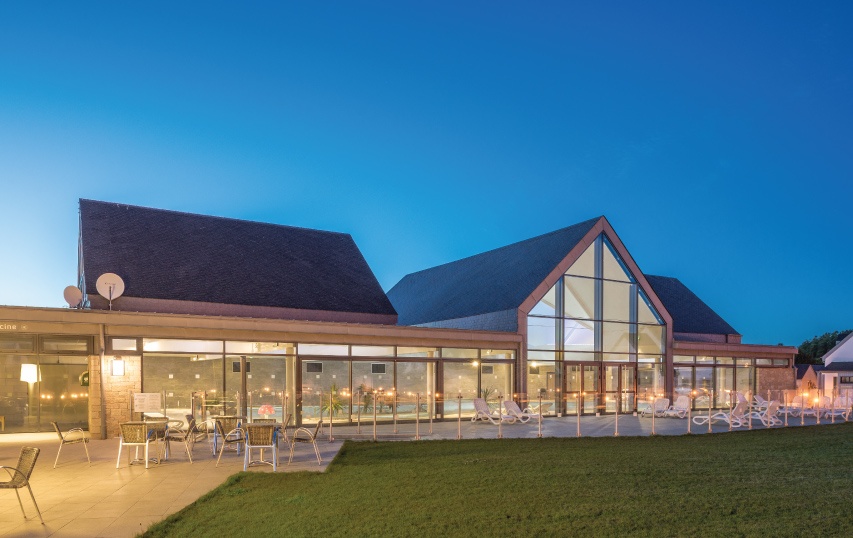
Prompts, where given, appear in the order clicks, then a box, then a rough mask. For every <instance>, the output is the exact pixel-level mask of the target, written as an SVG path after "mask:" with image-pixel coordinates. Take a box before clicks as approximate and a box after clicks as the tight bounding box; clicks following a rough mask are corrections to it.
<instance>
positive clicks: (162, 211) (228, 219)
mask: <svg viewBox="0 0 853 538" xmlns="http://www.w3.org/2000/svg"><path fill="white" fill-rule="evenodd" d="M79 201H80V202H88V203H94V204H103V205H114V206H124V207H128V208H133V209H143V210H147V211H154V212H158V213H171V214H173V215H184V216H188V217H200V218H205V219H217V220H225V221H230V222H245V223H249V224H262V225H265V226H275V227H278V228H289V229H291V230H305V231H308V232H321V233H326V234H335V235H342V236H345V237H352V234H348V233H346V232H335V231H332V230H318V229H316V228H306V227H304V226H292V225H290V224H278V223H275V222H263V221H259V220H249V219H238V218H235V217H223V216H220V215H204V214H202V213H190V212H189V211H178V210H176V209H162V208H159V207H148V206H143V205H134V204H123V203H120V202H105V201H104V200H92V199H90V198H80V199H79Z"/></svg>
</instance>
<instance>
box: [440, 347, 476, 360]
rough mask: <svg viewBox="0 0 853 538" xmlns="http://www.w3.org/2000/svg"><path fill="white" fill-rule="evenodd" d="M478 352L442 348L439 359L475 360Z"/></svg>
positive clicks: (474, 350)
mask: <svg viewBox="0 0 853 538" xmlns="http://www.w3.org/2000/svg"><path fill="white" fill-rule="evenodd" d="M478 351H479V350H477V349H463V348H457V347H443V348H441V357H442V358H443V359H476V358H477V354H478Z"/></svg>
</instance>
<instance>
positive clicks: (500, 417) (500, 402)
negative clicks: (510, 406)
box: [498, 393, 504, 439]
mask: <svg viewBox="0 0 853 538" xmlns="http://www.w3.org/2000/svg"><path fill="white" fill-rule="evenodd" d="M503 426H504V404H503V395H501V393H498V439H503V437H504V429H503Z"/></svg>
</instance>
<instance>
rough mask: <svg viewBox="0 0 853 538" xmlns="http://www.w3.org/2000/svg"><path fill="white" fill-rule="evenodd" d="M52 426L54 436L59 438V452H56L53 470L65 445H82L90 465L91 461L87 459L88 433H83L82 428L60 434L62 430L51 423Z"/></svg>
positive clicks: (87, 457)
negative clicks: (54, 431) (54, 432)
mask: <svg viewBox="0 0 853 538" xmlns="http://www.w3.org/2000/svg"><path fill="white" fill-rule="evenodd" d="M51 424H52V425H53V429H54V430H56V435H58V436H59V450H57V451H56V460H55V461H54V462H53V468H54V469H56V464H57V463H59V453H60V452H62V447H63V446H65V445H76V444H78V443H82V444H83V448H84V449H85V450H86V461H88V462H89V463H90V464H91V463H92V459H91V458H89V439H90V438H91V437H90V436H89V432H86V431H83V428H71V429H70V430H68V431H67V432H65V433H62V430H60V429H59V425H58V424H57V423H56V422H51Z"/></svg>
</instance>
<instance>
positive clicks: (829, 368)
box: [821, 361, 853, 372]
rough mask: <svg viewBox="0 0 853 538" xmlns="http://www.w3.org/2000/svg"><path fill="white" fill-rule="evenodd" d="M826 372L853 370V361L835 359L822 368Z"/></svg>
mask: <svg viewBox="0 0 853 538" xmlns="http://www.w3.org/2000/svg"><path fill="white" fill-rule="evenodd" d="M821 370H823V371H824V372H853V362H851V361H834V362H832V363H830V364H827V365H826V366H824V367H823V368H821Z"/></svg>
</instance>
